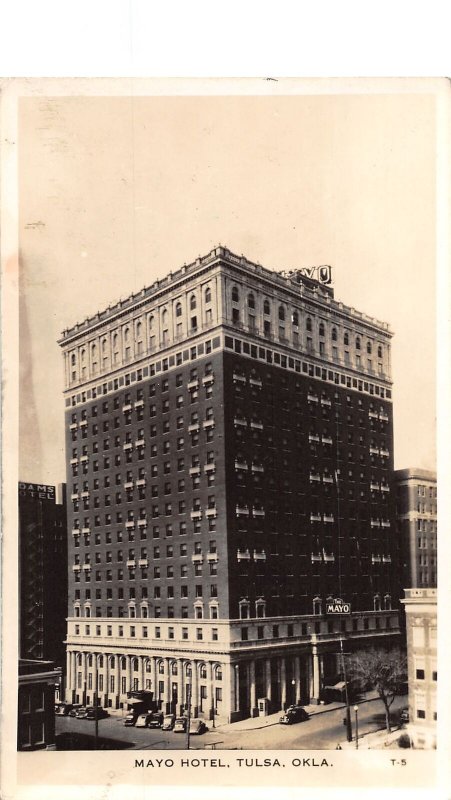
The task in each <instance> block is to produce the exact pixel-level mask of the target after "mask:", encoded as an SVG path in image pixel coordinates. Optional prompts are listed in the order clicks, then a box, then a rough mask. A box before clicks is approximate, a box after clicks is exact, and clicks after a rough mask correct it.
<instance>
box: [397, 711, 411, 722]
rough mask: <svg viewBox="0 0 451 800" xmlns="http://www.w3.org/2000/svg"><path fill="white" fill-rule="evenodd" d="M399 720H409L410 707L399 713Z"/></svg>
mask: <svg viewBox="0 0 451 800" xmlns="http://www.w3.org/2000/svg"><path fill="white" fill-rule="evenodd" d="M399 721H400V722H409V709H408V708H403V710H402V711H401V713H400V715H399Z"/></svg>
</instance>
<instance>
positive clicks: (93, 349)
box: [91, 344, 97, 358]
mask: <svg viewBox="0 0 451 800" xmlns="http://www.w3.org/2000/svg"><path fill="white" fill-rule="evenodd" d="M91 355H92V357H93V358H95V357H96V355H97V347H96V345H95V344H92V345H91Z"/></svg>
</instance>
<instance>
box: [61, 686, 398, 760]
mask: <svg viewBox="0 0 451 800" xmlns="http://www.w3.org/2000/svg"><path fill="white" fill-rule="evenodd" d="M405 705H406V699H405V697H398V698H396V699H395V701H394V703H393V706H392V711H393V712H396V711H397V710H399V709H401V708H404V707H405ZM345 713H346V711H345V708H335V709H334V710H330V711H325V712H321V713H315V714H312V715H311V717H310V719H309V720H307V721H306V722H301V723H298V724H295V725H279V724H277V723H276V724H274V725H268V726H266V727H261V728H260V727H256V725H258V722H259V720H249V729H247V730H243V729H242V730H239V729H237V728H235V727H234V726H233V725H225V726H220V727H219V728H212V727H211V723H210V724H209V730H208V731H207V733H204V734H202V735H201V736H191V737H190V749H192V750H195V749H204V748H206V747H207V748H209V749H210V748H212V749H213V748H215V747H216V748H217V749H218V750H234V749H239V750H315V749H317V750H321V749H325V750H333V749H335V748H336V746H337V744H338V743H339V742H343V741H344V740H345V739H346V728H345V726H344V725H343V719H344V717H345ZM392 716H393V724H395V722H396V720H397V715H396V713H395V714H393V715H392ZM358 717H359V736H363V735H364V734H366V733H369V732H370V731H375V730H378V729H380V728H382V727H384V725H385V714H384V707H383V704H382V702H381V701H380V700H372V701H370V702H366V703H362V704H361V705H359V711H358ZM351 719H352V729H353V735H354V734H355V713H354V711H353V708H352V707H351ZM261 721H262V724H264V722H263V719H262V720H261ZM55 722H56V733H57V734H68V733H76V734H82V735H84V736H86V735H88V736H90V737H94V722H93V721H90V720H84V719H74V718H73V717H63V716H56V718H55ZM99 737H101V738H107V739H110V740H115V741H117V742H118V746H125V747H131V748H134V749H138V750H148V749H154V750H160V749H161V750H165V749H169V750H184V749H185V748H186V735H185V734H183V733H173V732H172V731H161V730H160V729H151V728H135V727H126V726H124V724H123V718H122V717H118V716H111V717H108V718H107V719H102V720H99ZM120 743H122V744H121V745H120ZM110 747H111V748H112V749H113V748H114V745H113V744H110Z"/></svg>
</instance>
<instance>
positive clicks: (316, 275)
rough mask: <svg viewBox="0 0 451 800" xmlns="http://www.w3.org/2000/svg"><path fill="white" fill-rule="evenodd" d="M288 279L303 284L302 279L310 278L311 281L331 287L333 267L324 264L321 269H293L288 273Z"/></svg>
mask: <svg viewBox="0 0 451 800" xmlns="http://www.w3.org/2000/svg"><path fill="white" fill-rule="evenodd" d="M286 276H287V278H290V279H291V280H294V281H296V283H301V278H309V279H310V280H311V281H318V283H322V284H324V285H325V286H330V284H331V283H332V267H329V266H328V265H327V264H323V265H322V266H320V267H302V268H301V269H293V270H290V271H289V272H287V273H286Z"/></svg>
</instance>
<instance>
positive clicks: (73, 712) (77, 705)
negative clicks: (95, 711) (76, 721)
mask: <svg viewBox="0 0 451 800" xmlns="http://www.w3.org/2000/svg"><path fill="white" fill-rule="evenodd" d="M80 708H83V706H82V704H81V703H74V704H73V706H72V708H71V710H70V711H69V717H76V716H77V711H78V710H79V709H80Z"/></svg>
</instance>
